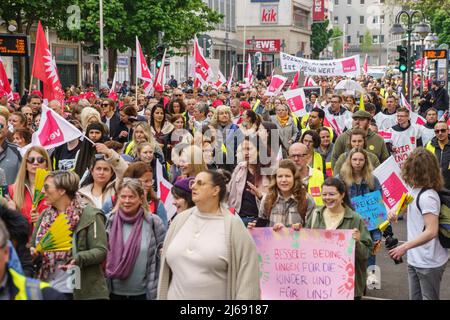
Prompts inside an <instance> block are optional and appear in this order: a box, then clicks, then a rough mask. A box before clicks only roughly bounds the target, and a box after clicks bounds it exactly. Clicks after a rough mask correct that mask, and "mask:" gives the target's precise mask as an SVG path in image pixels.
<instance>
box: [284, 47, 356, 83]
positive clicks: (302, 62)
mask: <svg viewBox="0 0 450 320" xmlns="http://www.w3.org/2000/svg"><path fill="white" fill-rule="evenodd" d="M280 62H281V68H282V70H283V72H284V73H288V72H295V71H299V70H303V72H304V74H306V75H310V76H327V77H332V76H347V77H355V76H358V75H359V74H360V73H361V67H360V62H359V55H355V56H351V57H347V58H343V59H334V60H311V59H304V58H299V57H295V56H292V55H290V54H287V53H284V52H280Z"/></svg>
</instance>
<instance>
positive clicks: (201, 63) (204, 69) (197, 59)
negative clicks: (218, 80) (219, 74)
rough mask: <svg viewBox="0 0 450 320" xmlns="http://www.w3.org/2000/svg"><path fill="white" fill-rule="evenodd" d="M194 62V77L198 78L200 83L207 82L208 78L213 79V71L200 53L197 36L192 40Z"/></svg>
mask: <svg viewBox="0 0 450 320" xmlns="http://www.w3.org/2000/svg"><path fill="white" fill-rule="evenodd" d="M194 64H195V69H194V70H195V78H196V79H198V80H199V81H200V82H201V83H202V85H203V84H204V83H205V82H208V80H210V79H213V76H214V73H213V71H212V69H211V67H210V66H209V64H208V62H207V61H206V59H205V57H204V56H203V54H202V51H201V48H200V46H199V45H198V39H197V38H195V41H194Z"/></svg>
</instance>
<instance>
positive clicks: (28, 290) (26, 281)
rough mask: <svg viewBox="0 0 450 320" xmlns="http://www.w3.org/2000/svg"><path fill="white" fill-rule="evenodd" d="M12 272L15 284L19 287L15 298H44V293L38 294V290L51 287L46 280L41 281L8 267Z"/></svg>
mask: <svg viewBox="0 0 450 320" xmlns="http://www.w3.org/2000/svg"><path fill="white" fill-rule="evenodd" d="M8 272H9V273H10V274H11V277H12V281H13V283H14V286H15V287H16V288H17V289H18V292H17V294H16V296H15V297H14V300H39V298H41V299H42V294H38V293H37V290H39V291H40V290H42V289H44V288H48V287H50V285H49V284H48V283H46V282H43V281H39V280H36V279H30V278H27V277H25V276H23V275H21V274H19V273H17V272H16V271H14V270H13V269H11V268H10V269H8Z"/></svg>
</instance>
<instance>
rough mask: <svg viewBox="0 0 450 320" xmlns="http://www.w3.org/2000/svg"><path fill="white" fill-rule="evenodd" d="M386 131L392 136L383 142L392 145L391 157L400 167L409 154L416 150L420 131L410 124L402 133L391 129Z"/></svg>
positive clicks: (420, 135) (420, 134)
mask: <svg viewBox="0 0 450 320" xmlns="http://www.w3.org/2000/svg"><path fill="white" fill-rule="evenodd" d="M386 131H387V132H389V133H392V136H391V138H390V139H386V140H385V141H386V142H390V143H392V155H393V156H394V159H395V161H396V162H397V163H398V164H399V165H400V166H402V165H403V163H404V162H405V161H406V159H407V158H408V157H409V155H410V154H411V152H413V151H414V149H416V148H417V140H419V139H420V138H421V137H422V129H421V128H420V127H419V126H416V125H413V124H412V125H410V126H409V128H408V129H406V130H404V131H397V130H394V129H393V128H391V129H388V130H386Z"/></svg>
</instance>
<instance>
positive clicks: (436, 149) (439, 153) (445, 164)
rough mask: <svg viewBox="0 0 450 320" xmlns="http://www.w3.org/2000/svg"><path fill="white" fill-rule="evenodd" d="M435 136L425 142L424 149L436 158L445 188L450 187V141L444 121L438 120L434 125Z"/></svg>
mask: <svg viewBox="0 0 450 320" xmlns="http://www.w3.org/2000/svg"><path fill="white" fill-rule="evenodd" d="M434 133H435V137H434V138H433V139H431V141H430V142H428V143H427V145H426V149H427V150H429V151H431V152H432V153H433V154H434V155H435V156H436V158H437V159H438V162H439V166H440V167H441V171H442V175H443V176H444V182H445V188H446V189H450V143H449V136H448V125H447V123H446V122H445V121H438V123H436V125H435V126H434Z"/></svg>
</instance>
